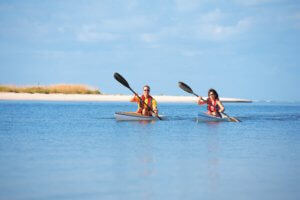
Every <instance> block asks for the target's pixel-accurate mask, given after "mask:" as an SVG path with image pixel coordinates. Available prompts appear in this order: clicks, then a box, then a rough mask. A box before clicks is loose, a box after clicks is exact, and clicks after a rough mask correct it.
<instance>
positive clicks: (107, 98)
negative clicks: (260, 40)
mask: <svg viewBox="0 0 300 200" xmlns="http://www.w3.org/2000/svg"><path fill="white" fill-rule="evenodd" d="M153 97H154V98H155V99H156V100H157V101H158V102H174V103H175V102H182V103H191V102H196V101H197V98H196V97H194V96H164V95H163V96H160V95H153ZM131 98H132V95H95V94H37V93H35V94H29V93H6V92H4V93H0V100H28V101H96V102H97V101H99V102H128V101H129V100H130V99H131ZM221 101H222V102H245V103H246V102H251V100H247V99H237V98H221Z"/></svg>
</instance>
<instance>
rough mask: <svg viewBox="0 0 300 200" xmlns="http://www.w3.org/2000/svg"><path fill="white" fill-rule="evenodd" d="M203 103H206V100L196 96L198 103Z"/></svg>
mask: <svg viewBox="0 0 300 200" xmlns="http://www.w3.org/2000/svg"><path fill="white" fill-rule="evenodd" d="M205 103H207V101H206V100H204V99H203V98H202V97H201V96H199V98H198V104H199V105H202V104H205Z"/></svg>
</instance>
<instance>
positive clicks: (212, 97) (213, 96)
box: [198, 89, 225, 117]
mask: <svg viewBox="0 0 300 200" xmlns="http://www.w3.org/2000/svg"><path fill="white" fill-rule="evenodd" d="M205 103H206V104H207V114H209V115H213V116H218V117H220V116H221V115H220V113H222V112H224V111H225V108H224V106H223V104H222V103H221V101H220V100H219V95H218V93H217V91H216V90H214V89H209V90H208V98H207V100H204V99H203V98H202V97H201V96H200V97H199V99H198V104H199V105H203V104H205Z"/></svg>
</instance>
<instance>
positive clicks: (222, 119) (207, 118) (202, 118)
mask: <svg viewBox="0 0 300 200" xmlns="http://www.w3.org/2000/svg"><path fill="white" fill-rule="evenodd" d="M221 115H222V114H221ZM197 121H200V122H230V121H231V120H230V119H229V118H228V117H227V116H225V115H222V116H221V117H216V116H212V115H209V114H207V113H204V112H199V113H198V117H197Z"/></svg>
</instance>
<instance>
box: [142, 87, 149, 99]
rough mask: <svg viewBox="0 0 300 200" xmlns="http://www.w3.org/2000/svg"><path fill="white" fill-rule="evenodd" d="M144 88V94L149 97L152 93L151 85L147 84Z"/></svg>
mask: <svg viewBox="0 0 300 200" xmlns="http://www.w3.org/2000/svg"><path fill="white" fill-rule="evenodd" d="M143 89H144V95H145V96H146V97H147V96H148V95H149V94H150V87H149V85H145V86H144V87H143Z"/></svg>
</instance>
